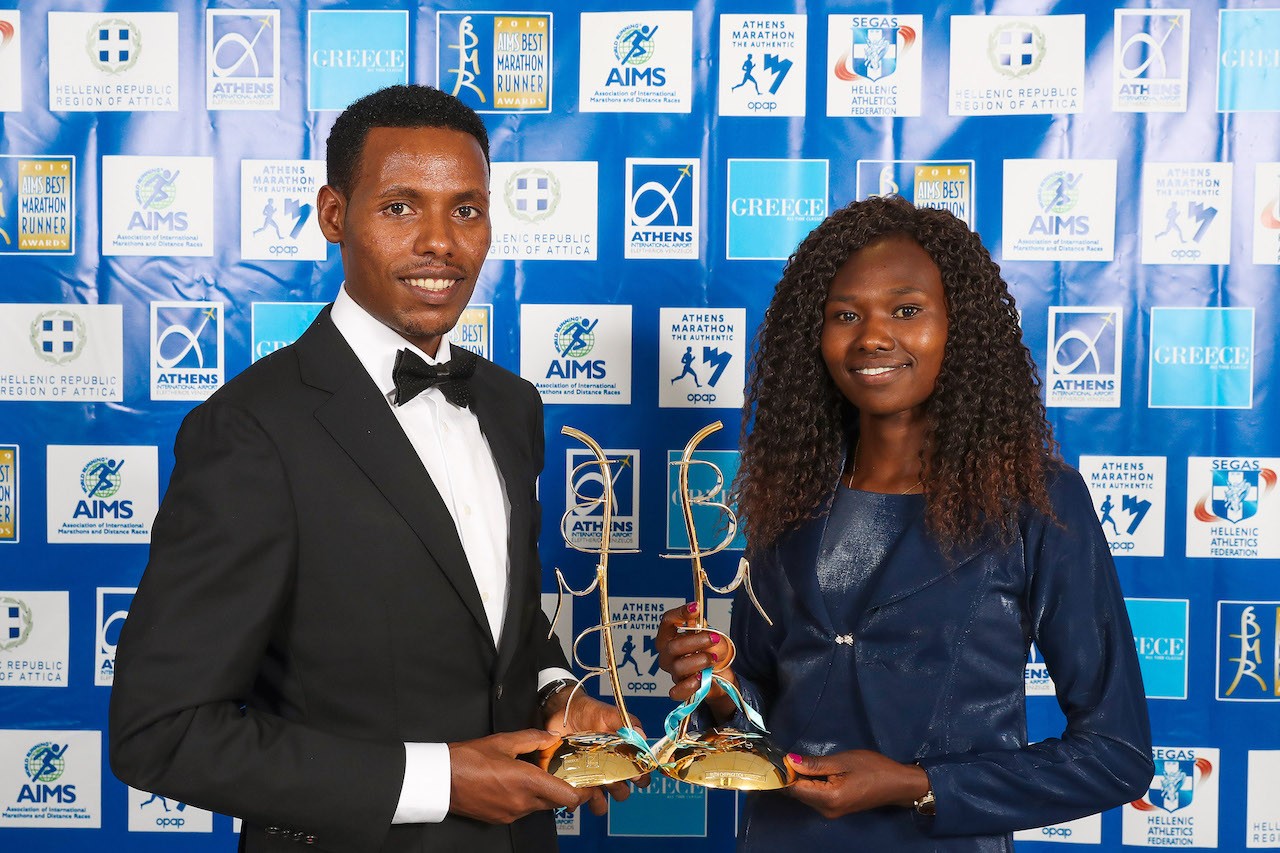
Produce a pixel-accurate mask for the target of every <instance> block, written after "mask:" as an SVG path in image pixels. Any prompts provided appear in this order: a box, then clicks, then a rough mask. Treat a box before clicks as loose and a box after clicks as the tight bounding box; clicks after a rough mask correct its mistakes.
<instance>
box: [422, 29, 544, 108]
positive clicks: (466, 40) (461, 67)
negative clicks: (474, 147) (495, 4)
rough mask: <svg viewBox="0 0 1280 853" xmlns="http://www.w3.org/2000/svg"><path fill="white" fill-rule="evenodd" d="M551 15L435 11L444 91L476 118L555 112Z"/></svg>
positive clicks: (438, 67)
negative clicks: (505, 114) (552, 100)
mask: <svg viewBox="0 0 1280 853" xmlns="http://www.w3.org/2000/svg"><path fill="white" fill-rule="evenodd" d="M551 21H552V18H551V13H550V12H437V13H436V74H437V78H436V79H438V80H439V81H440V88H441V89H443V90H444V91H446V92H448V93H450V94H451V95H453V96H454V97H456V98H458V99H459V100H461V101H462V102H463V103H464V104H466V105H467V106H469V107H471V108H472V109H473V110H475V111H476V112H478V113H547V112H551V81H552V75H551V33H552V26H551Z"/></svg>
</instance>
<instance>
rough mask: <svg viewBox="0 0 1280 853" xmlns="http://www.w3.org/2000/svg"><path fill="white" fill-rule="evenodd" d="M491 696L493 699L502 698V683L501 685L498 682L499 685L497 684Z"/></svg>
mask: <svg viewBox="0 0 1280 853" xmlns="http://www.w3.org/2000/svg"><path fill="white" fill-rule="evenodd" d="M493 697H494V698H495V699H502V685H501V684H499V685H498V689H497V690H495V691H493Z"/></svg>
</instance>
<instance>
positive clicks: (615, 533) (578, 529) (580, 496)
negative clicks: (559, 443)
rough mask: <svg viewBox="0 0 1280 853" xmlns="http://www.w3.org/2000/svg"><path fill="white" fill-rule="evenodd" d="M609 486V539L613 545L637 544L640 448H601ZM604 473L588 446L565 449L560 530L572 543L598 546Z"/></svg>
mask: <svg viewBox="0 0 1280 853" xmlns="http://www.w3.org/2000/svg"><path fill="white" fill-rule="evenodd" d="M604 453H605V459H606V461H607V462H608V465H609V478H610V483H611V485H612V486H613V491H612V501H613V504H612V505H613V516H612V518H611V519H610V529H609V535H610V542H611V543H612V547H615V548H638V547H640V513H639V507H640V451H639V450H634V449H633V450H612V449H610V450H605V452H604ZM603 496H604V474H603V472H602V471H601V470H600V465H599V464H598V462H597V460H596V457H595V455H594V454H592V453H591V451H589V450H577V449H574V448H570V449H569V450H567V451H566V452H565V498H566V503H567V504H568V506H567V507H566V509H567V512H566V514H565V517H564V521H563V529H562V530H561V532H562V533H563V534H564V536H565V540H566V541H567V542H569V543H570V544H571V545H572V546H573V547H576V548H582V549H586V550H590V549H593V548H594V549H596V550H599V548H600V541H601V536H602V534H603V533H604V516H603V513H604V504H603V502H602V500H601V499H602V498H603Z"/></svg>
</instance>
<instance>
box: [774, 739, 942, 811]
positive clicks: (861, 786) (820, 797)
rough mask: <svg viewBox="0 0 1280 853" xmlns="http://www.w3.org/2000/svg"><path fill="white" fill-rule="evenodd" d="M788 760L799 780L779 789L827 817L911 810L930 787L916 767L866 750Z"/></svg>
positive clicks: (920, 770) (790, 756)
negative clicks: (897, 808)
mask: <svg viewBox="0 0 1280 853" xmlns="http://www.w3.org/2000/svg"><path fill="white" fill-rule="evenodd" d="M787 760H788V761H789V762H790V764H791V766H792V767H794V768H795V771H796V773H797V774H800V778H799V779H797V780H796V783H795V784H794V785H791V786H790V787H788V788H784V789H783V793H785V794H787V795H788V796H792V797H795V798H796V799H797V800H800V801H801V802H802V803H807V804H808V805H809V806H811V807H812V808H813V809H814V810H815V811H817V812H818V814H820V815H822V816H823V817H825V818H828V819H831V818H836V817H840V816H842V815H847V814H852V813H854V812H860V811H865V810H866V809H874V808H878V807H879V806H905V807H908V808H909V807H910V806H911V804H912V803H913V802H914V801H915V800H918V799H920V798H921V797H923V796H924V795H925V794H926V793H927V792H928V790H929V777H928V775H927V774H926V773H925V772H924V770H922V769H921V768H920V767H918V766H917V765H915V764H900V763H899V762H897V761H894V760H893V759H892V758H889V757H888V756H885V755H881V754H880V753H878V752H872V751H871V750H867V749H851V750H849V751H847V752H837V753H835V754H834V755H821V756H804V757H801V756H799V755H788V756H787Z"/></svg>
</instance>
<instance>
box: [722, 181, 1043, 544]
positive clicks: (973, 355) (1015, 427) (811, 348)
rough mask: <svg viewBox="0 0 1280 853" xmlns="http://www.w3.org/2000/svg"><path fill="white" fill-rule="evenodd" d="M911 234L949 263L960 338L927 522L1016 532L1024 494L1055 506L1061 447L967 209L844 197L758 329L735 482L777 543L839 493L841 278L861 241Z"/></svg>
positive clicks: (757, 528) (953, 528)
mask: <svg viewBox="0 0 1280 853" xmlns="http://www.w3.org/2000/svg"><path fill="white" fill-rule="evenodd" d="M895 234H905V235H907V236H909V237H911V238H912V239H913V240H915V241H916V242H917V243H919V244H920V246H921V247H922V248H923V249H924V250H925V251H926V252H927V253H928V254H929V257H930V258H932V259H933V262H934V263H935V264H937V266H938V269H939V270H940V271H941V273H942V286H943V290H944V292H945V295H946V306H947V342H946V349H945V351H944V354H943V358H942V369H941V371H940V373H939V374H938V381H937V385H936V386H935V388H934V391H933V394H932V396H930V398H929V401H928V403H927V407H926V420H927V428H926V434H925V442H924V449H923V452H922V454H921V457H922V458H921V463H922V466H923V471H924V481H923V482H924V494H925V522H926V526H927V528H928V530H929V531H930V533H931V534H932V535H933V536H934V538H935V539H936V540H937V542H938V543H939V544H940V545H941V546H943V548H944V550H950V549H952V548H956V547H962V546H965V545H970V544H973V543H975V542H977V540H978V539H979V538H981V537H983V536H984V534H987V533H995V534H997V535H998V536H999V538H1000V539H1003V540H1005V541H1008V540H1009V539H1010V538H1011V536H1012V534H1013V531H1014V529H1015V525H1016V523H1017V513H1018V509H1019V507H1020V506H1022V505H1025V504H1029V505H1031V506H1033V507H1035V508H1036V509H1039V510H1040V511H1042V512H1044V513H1045V514H1046V515H1049V516H1052V514H1053V513H1052V511H1051V509H1050V506H1049V496H1048V491H1047V484H1046V475H1047V473H1048V469H1049V468H1050V467H1051V466H1053V465H1054V464H1055V461H1056V460H1057V459H1059V457H1058V448H1057V444H1056V442H1055V441H1054V439H1053V435H1052V431H1051V429H1050V427H1049V424H1048V422H1047V421H1046V419H1045V409H1044V404H1043V403H1042V402H1041V400H1040V379H1039V376H1038V373H1037V371H1036V366H1035V362H1034V361H1033V360H1032V358H1031V353H1030V352H1028V350H1027V348H1026V346H1024V345H1023V343H1022V330H1021V328H1020V325H1019V322H1018V311H1017V308H1016V307H1015V305H1014V300H1013V296H1012V295H1010V293H1009V288H1008V286H1007V285H1006V284H1005V282H1004V279H1002V278H1001V277H1000V267H999V266H998V265H997V264H996V263H995V261H993V260H992V258H991V255H990V253H988V252H987V250H986V249H985V248H984V247H983V245H982V241H981V240H980V239H979V238H978V235H977V234H975V233H974V232H973V231H971V230H970V229H969V227H968V226H967V225H965V223H964V222H962V221H961V220H959V219H957V218H956V217H955V216H953V215H952V214H950V213H948V212H946V211H943V210H934V209H930V208H917V207H915V206H914V205H912V204H911V203H910V202H907V201H905V200H903V199H902V198H900V197H898V196H887V197H873V198H869V199H867V200H865V201H856V202H853V203H852V204H849V205H848V206H846V207H844V208H841V209H840V210H837V211H835V212H834V213H832V214H831V215H830V216H828V217H827V218H826V220H824V221H823V222H822V224H821V225H819V226H818V227H817V228H815V229H814V230H813V232H812V233H811V234H810V235H809V236H808V237H806V238H805V240H804V242H802V243H801V244H800V245H799V247H797V249H796V251H795V254H794V255H792V256H791V259H790V260H789V261H788V262H787V265H786V268H785V269H784V270H783V273H782V280H781V281H779V282H778V286H777V289H776V290H775V291H774V294H773V300H772V301H771V302H770V304H769V309H768V311H767V312H766V313H765V318H764V323H763V324H761V326H760V329H759V331H758V332H757V334H756V341H755V354H754V356H753V359H752V366H751V379H750V381H749V383H748V387H747V399H746V405H745V407H744V410H743V446H744V448H745V449H744V450H743V454H742V466H741V471H740V473H739V476H738V479H737V482H736V483H735V485H734V491H735V497H736V499H737V503H738V510H739V514H740V516H741V517H742V520H743V523H744V524H745V525H746V529H747V532H748V534H749V537H750V539H751V541H752V547H768V546H769V545H770V544H772V543H773V542H775V541H776V540H777V538H778V537H779V536H780V535H781V534H783V533H784V532H786V531H787V530H789V529H791V528H794V527H796V526H797V525H799V524H800V523H801V522H802V521H804V520H805V519H806V518H808V517H811V516H812V515H813V514H815V513H817V512H820V511H821V510H822V509H823V508H824V507H825V506H826V505H827V504H828V502H829V501H830V499H831V497H832V493H833V488H834V486H835V483H836V479H837V477H839V475H840V471H841V470H842V469H843V467H844V463H845V457H846V454H847V453H848V452H849V451H850V448H852V447H853V446H854V445H855V443H856V440H857V429H858V413H857V410H856V409H855V408H854V407H853V405H851V404H850V403H849V401H848V400H846V399H845V398H844V396H843V395H842V394H841V393H840V392H839V391H838V390H837V389H836V385H835V382H834V381H833V380H832V378H831V376H830V375H829V374H828V373H827V367H826V364H825V362H824V361H823V359H822V349H821V339H822V324H823V314H824V311H823V309H824V305H825V302H826V298H827V291H828V288H829V287H830V284H831V280H832V279H833V278H834V277H835V274H836V271H837V270H839V269H840V267H841V266H842V265H843V264H844V263H845V261H847V260H848V259H849V257H850V256H851V255H853V253H854V252H857V251H858V250H859V249H861V248H863V247H864V246H866V245H867V244H869V243H872V242H875V241H876V240H879V239H880V238H883V237H887V236H889V235H895Z"/></svg>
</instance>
